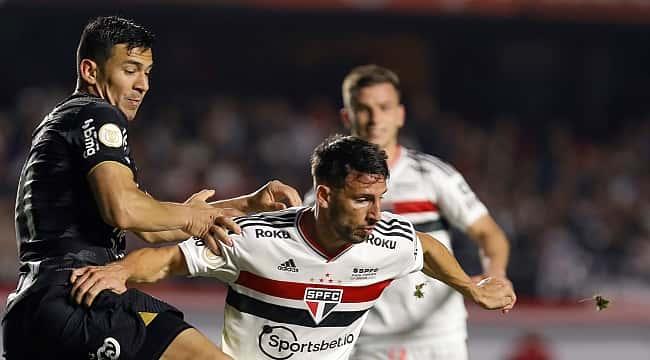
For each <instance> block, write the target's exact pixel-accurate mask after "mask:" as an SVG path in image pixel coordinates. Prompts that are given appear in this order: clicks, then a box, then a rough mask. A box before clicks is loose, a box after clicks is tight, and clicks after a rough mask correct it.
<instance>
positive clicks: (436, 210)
mask: <svg viewBox="0 0 650 360" xmlns="http://www.w3.org/2000/svg"><path fill="white" fill-rule="evenodd" d="M423 157H424V154H421V153H418V152H416V151H413V150H407V149H406V148H402V151H401V154H400V159H399V160H398V162H397V163H396V164H395V166H394V167H393V168H391V176H390V180H389V182H388V191H387V192H386V194H384V198H383V200H382V209H383V210H385V211H389V212H392V213H394V214H399V215H401V216H404V217H405V218H407V219H409V220H410V221H411V222H412V223H413V225H414V226H415V229H416V230H417V231H420V232H424V233H431V234H435V235H437V236H438V237H439V239H438V240H440V241H442V242H443V243H445V245H446V246H447V247H448V248H450V249H451V246H450V243H449V231H448V230H449V226H450V225H449V221H448V220H447V219H446V218H445V215H444V214H443V213H442V212H441V209H440V206H439V204H438V199H439V194H438V190H437V189H436V188H435V187H433V186H431V178H432V176H431V172H432V171H434V169H432V167H433V166H435V165H434V164H432V163H431V161H426V160H425V159H424V158H423ZM440 166H442V163H441V165H440Z"/></svg>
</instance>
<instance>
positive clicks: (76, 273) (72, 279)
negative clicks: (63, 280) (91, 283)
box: [70, 266, 89, 284]
mask: <svg viewBox="0 0 650 360" xmlns="http://www.w3.org/2000/svg"><path fill="white" fill-rule="evenodd" d="M88 269H89V267H88V266H84V267H82V268H78V269H74V270H72V271H71V272H70V284H74V282H75V280H77V278H79V277H80V276H81V275H83V274H85V273H86V271H88Z"/></svg>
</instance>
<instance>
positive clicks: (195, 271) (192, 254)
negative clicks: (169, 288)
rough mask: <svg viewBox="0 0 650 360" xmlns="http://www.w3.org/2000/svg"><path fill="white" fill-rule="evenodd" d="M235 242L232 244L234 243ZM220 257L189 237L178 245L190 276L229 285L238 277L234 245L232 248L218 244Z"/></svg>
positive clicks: (200, 241) (198, 240)
mask: <svg viewBox="0 0 650 360" xmlns="http://www.w3.org/2000/svg"><path fill="white" fill-rule="evenodd" d="M236 241H237V240H234V241H233V242H234V243H236ZM218 244H219V247H220V249H221V254H222V255H215V254H214V253H212V251H210V249H208V247H206V246H205V242H204V241H203V240H202V239H199V238H197V237H191V238H189V239H187V240H185V241H183V242H182V243H180V244H178V247H179V248H180V249H181V252H182V253H183V255H184V256H185V262H186V263H187V269H188V271H189V273H190V276H192V277H194V276H203V277H214V278H217V279H219V280H221V281H223V282H226V283H231V282H233V281H235V280H236V279H237V277H238V276H239V267H238V265H237V261H235V260H236V258H235V251H236V250H235V245H233V246H232V247H230V246H226V245H223V244H222V243H220V242H218Z"/></svg>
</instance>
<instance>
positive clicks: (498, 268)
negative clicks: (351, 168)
mask: <svg viewBox="0 0 650 360" xmlns="http://www.w3.org/2000/svg"><path fill="white" fill-rule="evenodd" d="M342 95H343V103H344V108H343V109H342V111H341V115H342V120H343V123H344V125H345V126H346V128H348V129H349V130H350V131H351V133H352V134H353V135H356V136H359V137H361V138H363V139H365V140H367V141H370V142H372V143H375V144H377V145H379V146H380V147H381V148H382V149H383V150H385V151H386V153H387V154H388V163H389V166H390V171H391V179H390V182H389V184H388V192H387V193H386V195H385V196H384V201H383V204H384V205H383V209H384V210H388V211H391V212H394V213H396V214H400V215H402V216H404V217H405V218H407V219H409V220H410V221H411V222H413V224H414V225H415V229H416V230H418V231H422V232H426V233H428V234H430V235H432V236H433V237H435V238H436V239H437V240H439V241H440V242H442V243H443V244H445V246H446V247H447V248H448V249H449V250H450V251H451V239H450V234H449V226H450V225H453V226H455V227H456V228H457V229H459V230H461V231H463V232H465V233H466V234H467V235H469V237H470V238H471V239H473V240H475V241H476V243H477V244H478V246H479V248H480V250H481V256H482V263H483V268H484V273H483V274H482V277H488V276H491V277H498V278H500V279H503V280H504V281H508V280H507V278H506V266H507V263H508V253H509V245H508V241H507V239H506V237H505V235H504V233H503V231H502V230H501V228H500V227H499V226H498V225H497V224H496V223H495V221H494V220H493V219H492V217H491V216H490V215H489V213H488V211H487V209H486V207H485V206H484V205H483V203H481V201H480V200H479V199H478V198H477V197H476V195H475V194H474V192H473V191H472V190H471V188H470V187H469V186H468V184H467V182H465V180H464V179H463V176H462V175H461V174H460V173H458V171H456V170H455V169H454V168H453V167H452V166H450V165H449V164H447V163H445V162H443V161H442V160H440V159H438V158H436V157H434V156H431V155H428V154H423V153H421V152H418V151H415V150H411V149H407V148H405V147H403V146H400V145H399V144H398V134H399V130H400V129H401V127H402V126H403V125H404V119H405V110H404V107H403V106H402V104H401V101H400V87H399V78H398V77H397V75H396V74H395V73H394V72H392V71H390V70H389V69H386V68H383V67H379V66H376V65H365V66H359V67H357V68H355V69H353V70H352V71H351V72H350V73H349V74H348V75H347V76H346V78H345V79H344V81H343V86H342ZM422 283H425V284H426V285H425V286H424V287H423V288H422V290H423V292H424V294H425V295H424V298H422V299H420V298H417V297H415V296H413V292H414V289H415V286H416V285H418V284H422ZM466 317H467V313H466V310H465V306H464V304H463V298H462V296H461V294H459V293H457V292H456V291H454V290H453V289H452V288H450V287H449V286H446V285H445V284H443V283H441V282H440V281H437V280H434V279H431V278H429V277H426V276H423V275H422V274H421V273H414V274H412V275H410V276H408V277H406V278H403V279H400V280H398V281H395V282H393V283H392V284H391V286H390V287H388V288H387V289H386V291H385V293H384V295H383V296H382V298H381V299H380V300H379V301H378V302H377V304H376V305H375V307H374V308H373V309H372V310H371V311H370V312H369V314H368V319H367V321H366V324H365V325H364V328H363V330H362V332H361V337H360V339H359V342H358V346H357V351H356V354H355V356H354V358H355V359H357V360H366V359H373V360H376V359H386V360H393V359H394V360H406V359H417V360H421V359H440V360H442V359H444V360H465V359H467V358H468V352H467V344H466V340H467V329H466Z"/></svg>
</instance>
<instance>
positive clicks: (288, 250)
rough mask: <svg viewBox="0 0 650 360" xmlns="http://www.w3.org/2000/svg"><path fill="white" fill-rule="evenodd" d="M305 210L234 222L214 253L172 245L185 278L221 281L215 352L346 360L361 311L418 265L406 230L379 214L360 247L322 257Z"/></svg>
mask: <svg viewBox="0 0 650 360" xmlns="http://www.w3.org/2000/svg"><path fill="white" fill-rule="evenodd" d="M309 211H311V209H310V208H306V207H297V208H290V209H286V210H282V211H277V212H271V213H262V214H257V215H251V216H245V217H240V218H235V221H236V222H237V223H238V224H239V226H240V227H241V228H242V233H241V235H235V234H231V235H230V236H231V238H232V240H233V242H234V245H233V246H232V247H227V246H223V245H221V249H222V252H223V255H222V256H215V255H214V254H212V253H211V252H210V251H209V250H208V249H207V247H205V246H204V244H203V241H202V240H201V239H197V238H190V239H188V240H187V241H185V242H183V243H181V244H179V246H180V249H181V251H182V252H183V254H184V256H185V259H186V262H187V266H188V269H189V272H190V275H191V276H205V277H215V278H218V279H220V280H222V281H224V282H226V283H227V284H228V285H229V287H228V295H227V298H226V306H225V310H224V313H225V321H224V330H223V334H222V344H223V349H224V351H225V352H226V353H228V354H230V355H231V356H233V357H234V358H236V359H288V358H291V359H292V360H293V359H310V360H311V359H347V358H348V357H349V356H350V353H351V350H352V345H353V344H354V343H355V342H356V340H357V338H358V336H359V331H360V330H361V326H362V324H363V322H364V321H365V319H366V316H367V312H368V310H369V309H370V308H371V307H372V306H373V304H374V303H375V302H376V301H377V299H378V298H379V296H380V295H381V293H382V291H383V290H384V288H385V287H386V286H387V285H388V284H390V282H391V281H392V280H393V279H396V278H399V277H403V276H406V275H407V274H409V273H412V272H415V271H419V270H420V269H421V268H422V264H423V258H422V249H421V244H420V241H419V239H418V238H417V236H416V234H415V230H414V228H413V225H412V224H411V223H410V222H409V221H408V220H406V219H404V218H403V217H401V216H398V215H393V214H389V213H382V217H381V220H380V221H379V222H378V223H377V224H376V225H375V227H374V229H373V231H372V233H371V234H370V235H369V236H368V239H367V240H366V241H365V242H362V243H359V244H356V245H350V246H348V247H347V248H345V249H343V250H342V251H341V252H339V253H338V254H336V255H334V256H328V255H327V254H325V252H324V251H323V250H322V249H321V248H320V247H319V246H318V244H317V243H315V242H314V241H313V240H311V239H309V238H308V237H307V236H306V235H305V233H304V232H303V230H302V228H301V226H300V224H301V218H302V216H303V215H304V214H306V213H308V212H309Z"/></svg>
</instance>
